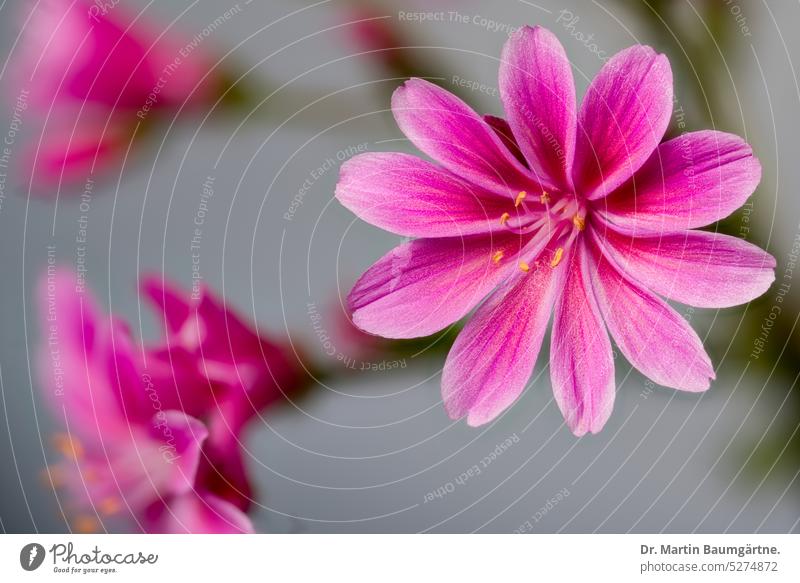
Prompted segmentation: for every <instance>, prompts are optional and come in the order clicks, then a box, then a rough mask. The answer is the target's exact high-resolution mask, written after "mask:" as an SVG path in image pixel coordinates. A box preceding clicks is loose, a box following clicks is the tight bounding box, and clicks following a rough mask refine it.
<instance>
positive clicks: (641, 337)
mask: <svg viewBox="0 0 800 583" xmlns="http://www.w3.org/2000/svg"><path fill="white" fill-rule="evenodd" d="M592 257H593V260H594V262H595V270H596V277H595V278H594V279H593V282H594V291H595V295H596V296H597V301H598V303H599V305H600V310H601V312H602V313H603V318H604V319H605V322H606V324H607V325H608V330H609V332H611V336H613V338H614V341H615V342H616V343H617V346H619V348H620V350H621V351H622V353H623V354H624V355H625V358H627V359H628V361H629V362H630V363H631V364H632V365H633V366H635V367H636V368H637V369H638V370H639V371H640V372H641V373H642V374H644V375H645V376H646V377H648V378H650V379H652V380H653V381H654V382H656V383H658V384H660V385H664V386H667V387H672V388H675V389H680V390H682V391H692V392H699V391H705V390H706V389H708V387H709V385H710V381H711V380H712V379H714V369H713V368H712V366H711V360H710V359H709V358H708V355H707V354H706V351H705V349H704V348H703V343H702V342H701V340H700V338H698V336H697V334H696V333H695V331H694V330H692V328H691V326H689V324H688V323H687V322H686V320H684V319H683V318H681V317H680V315H679V314H678V313H677V312H676V311H675V310H673V309H672V308H671V307H669V306H668V305H667V304H666V303H664V302H663V301H662V300H660V299H659V298H658V297H656V296H655V295H653V294H651V293H650V292H649V291H647V290H646V289H644V288H643V287H641V286H639V285H637V284H635V283H634V282H633V281H631V280H630V279H629V278H628V277H627V276H625V275H623V274H622V273H621V272H620V271H619V269H618V268H617V267H616V266H614V265H612V263H611V262H610V261H609V259H608V257H607V256H604V255H603V254H602V253H601V251H600V250H599V249H597V248H596V247H595V248H594V249H593V253H592Z"/></svg>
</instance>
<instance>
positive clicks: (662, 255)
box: [603, 231, 775, 308]
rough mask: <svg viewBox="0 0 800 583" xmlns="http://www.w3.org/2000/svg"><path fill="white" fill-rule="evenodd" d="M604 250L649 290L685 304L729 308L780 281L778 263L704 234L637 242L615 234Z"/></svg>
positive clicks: (733, 242)
mask: <svg viewBox="0 0 800 583" xmlns="http://www.w3.org/2000/svg"><path fill="white" fill-rule="evenodd" d="M605 242H606V243H607V244H606V245H603V250H604V252H606V253H609V254H610V255H611V258H612V259H613V261H614V262H615V263H617V264H618V265H619V266H620V267H621V268H622V269H623V270H624V271H625V273H627V274H628V275H629V276H631V277H632V278H633V279H635V280H636V281H638V282H639V283H641V284H642V285H643V286H645V287H647V288H648V289H651V290H653V291H654V292H656V293H658V294H660V295H662V296H664V297H667V298H669V299H671V300H675V301H677V302H680V303H682V304H689V305H691V306H698V307H702V308H726V307H729V306H736V305H738V304H744V303H747V302H749V301H750V300H753V299H755V298H757V297H759V296H760V295H761V294H763V293H764V292H765V291H767V289H769V286H770V285H771V284H772V282H773V281H775V259H774V258H773V257H772V256H771V255H770V254H769V253H767V252H765V251H762V250H761V249H759V248H758V247H756V246H755V245H751V244H750V243H747V242H746V241H742V240H741V239H739V238H737V237H729V236H728V235H721V234H718V233H706V232H704V231H686V232H684V233H675V234H672V235H669V234H667V235H663V236H653V237H636V238H631V237H627V236H623V235H617V234H615V233H613V232H612V231H609V232H608V233H607V234H606V237H605Z"/></svg>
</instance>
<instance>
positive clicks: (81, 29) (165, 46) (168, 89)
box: [13, 0, 213, 111]
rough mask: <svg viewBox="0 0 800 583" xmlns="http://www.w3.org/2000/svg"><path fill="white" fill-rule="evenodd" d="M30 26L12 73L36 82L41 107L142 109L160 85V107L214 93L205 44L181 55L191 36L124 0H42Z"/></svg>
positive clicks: (24, 80) (157, 102) (36, 100)
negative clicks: (116, 1)
mask: <svg viewBox="0 0 800 583" xmlns="http://www.w3.org/2000/svg"><path fill="white" fill-rule="evenodd" d="M24 33H25V35H24V41H23V42H24V49H23V51H22V52H23V54H24V57H23V58H22V59H19V60H18V61H17V62H16V63H14V64H13V66H14V68H15V72H14V76H15V77H16V78H17V79H18V80H19V82H20V83H21V86H32V91H31V95H32V96H31V101H32V102H33V103H34V105H36V106H38V107H41V108H44V109H48V108H50V107H51V105H52V104H53V103H54V102H56V101H64V100H69V101H76V102H78V103H83V102H87V103H100V104H103V105H106V106H109V107H113V108H115V109H117V108H126V109H129V110H133V111H136V110H137V109H139V108H141V107H143V106H145V104H146V102H147V99H148V96H149V95H150V94H151V92H153V91H154V90H157V91H158V95H157V97H156V98H155V100H154V102H153V106H154V107H163V106H165V105H169V106H174V105H177V104H181V103H183V102H184V101H186V100H189V99H196V98H198V97H202V98H204V99H205V98H207V97H208V96H209V93H208V92H209V91H210V89H211V88H210V87H209V86H207V84H206V83H205V82H204V81H203V77H204V76H206V75H207V74H208V73H209V71H210V70H211V68H212V64H213V62H212V61H210V60H209V59H208V58H207V57H206V55H205V48H204V47H202V48H201V47H197V46H196V45H195V46H191V51H190V54H187V55H183V56H182V55H181V51H182V50H183V49H185V48H186V47H187V46H189V45H191V43H192V41H191V40H189V39H185V38H182V37H181V36H179V35H176V33H175V32H174V31H173V30H167V31H164V30H163V29H162V28H161V27H159V26H158V25H156V24H154V23H149V22H146V21H145V20H143V19H142V18H140V17H139V15H138V13H137V12H128V11H127V10H126V9H125V7H124V6H114V9H113V10H109V11H106V12H103V11H102V10H101V9H100V8H99V7H98V6H95V3H94V2H89V1H87V0H78V1H73V0H43V1H42V2H39V3H38V4H37V6H36V7H35V8H34V9H33V15H32V17H31V19H30V20H29V21H27V23H26V25H25V30H24ZM176 60H177V63H176ZM159 79H162V81H159ZM199 85H202V87H201V89H199V90H198V89H197V88H198V86H199ZM193 92H195V95H192V93H193Z"/></svg>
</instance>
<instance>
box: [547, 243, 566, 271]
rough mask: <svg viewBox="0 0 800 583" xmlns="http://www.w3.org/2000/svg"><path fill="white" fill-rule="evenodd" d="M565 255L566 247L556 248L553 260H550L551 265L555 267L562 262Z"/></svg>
mask: <svg viewBox="0 0 800 583" xmlns="http://www.w3.org/2000/svg"><path fill="white" fill-rule="evenodd" d="M563 256H564V248H563V247H559V248H558V249H556V252H555V254H554V255H553V260H552V261H551V262H550V267H555V266H556V265H558V264H559V263H561V258H562V257H563Z"/></svg>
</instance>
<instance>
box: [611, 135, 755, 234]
mask: <svg viewBox="0 0 800 583" xmlns="http://www.w3.org/2000/svg"><path fill="white" fill-rule="evenodd" d="M760 180H761V164H759V162H758V159H757V158H756V157H755V156H753V151H752V149H751V148H750V146H748V145H747V143H746V142H745V141H744V140H742V139H741V138H740V137H738V136H734V135H732V134H726V133H723V132H716V131H701V132H692V133H689V134H684V135H682V136H680V137H678V138H675V139H673V140H670V141H668V142H664V143H663V144H661V145H660V146H659V147H658V149H657V150H656V151H655V153H654V154H653V156H652V157H651V158H650V159H649V160H648V161H647V163H646V164H645V165H644V166H643V167H642V168H641V169H640V170H639V171H638V172H637V173H636V174H635V175H634V176H633V178H632V179H631V180H630V181H629V182H628V183H627V184H625V185H623V186H622V188H620V189H619V191H618V192H615V193H614V194H612V195H611V196H610V197H608V198H607V199H606V200H604V201H603V204H604V205H607V206H605V208H603V207H599V208H601V212H602V213H603V215H604V216H605V218H606V220H607V221H608V222H609V223H611V224H612V225H614V226H615V227H616V228H617V229H618V230H622V231H625V232H626V233H628V234H631V235H636V234H638V235H642V234H649V233H663V232H665V231H683V230H685V229H693V228H695V227H703V226H705V225H709V224H711V223H713V222H714V221H718V220H720V219H722V218H724V217H727V216H728V215H729V214H731V213H732V212H733V211H735V210H736V209H738V208H739V207H740V206H742V205H743V204H744V203H745V201H746V200H747V198H748V197H749V196H750V195H751V194H752V193H753V191H754V190H755V188H756V186H758V183H759V181H760Z"/></svg>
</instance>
